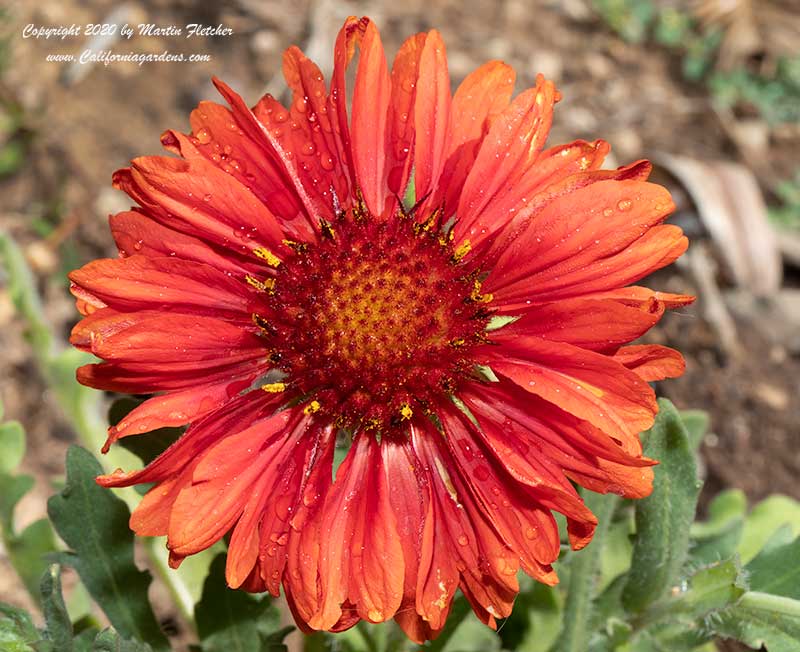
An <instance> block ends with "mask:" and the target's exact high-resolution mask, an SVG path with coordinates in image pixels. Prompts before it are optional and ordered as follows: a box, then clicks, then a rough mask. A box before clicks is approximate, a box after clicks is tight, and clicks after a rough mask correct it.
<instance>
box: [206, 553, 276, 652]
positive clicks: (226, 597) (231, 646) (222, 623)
mask: <svg viewBox="0 0 800 652" xmlns="http://www.w3.org/2000/svg"><path fill="white" fill-rule="evenodd" d="M195 620H196V621H197V633H198V634H199V636H200V641H201V642H202V644H203V651H204V652H253V651H254V650H260V649H262V648H261V647H260V646H261V642H262V638H261V634H260V632H259V625H261V626H262V627H265V628H268V629H270V630H272V629H275V628H277V627H278V625H279V622H280V614H279V613H278V610H277V608H276V607H275V606H274V605H273V604H272V603H271V601H270V600H269V599H263V600H259V599H257V598H256V597H254V596H252V595H251V594H249V593H245V592H244V591H234V590H231V589H229V588H228V586H227V584H226V583H225V555H217V556H216V557H215V558H214V561H212V562H211V567H210V568H209V573H208V577H206V581H205V584H204V585H203V597H202V598H201V599H200V602H198V603H197V606H196V607H195ZM281 640H282V639H281ZM273 647H274V645H273Z"/></svg>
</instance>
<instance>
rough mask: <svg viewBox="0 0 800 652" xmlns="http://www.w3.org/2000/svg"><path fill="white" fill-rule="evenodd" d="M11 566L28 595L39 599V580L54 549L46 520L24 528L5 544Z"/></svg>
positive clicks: (40, 520) (51, 534)
mask: <svg viewBox="0 0 800 652" xmlns="http://www.w3.org/2000/svg"><path fill="white" fill-rule="evenodd" d="M6 547H7V552H8V557H9V560H10V561H11V565H12V566H13V567H14V570H16V571H17V575H19V577H20V579H21V580H22V582H23V583H24V584H25V587H26V588H27V589H28V593H30V594H31V596H33V597H34V598H35V599H37V600H38V599H39V597H40V596H39V580H40V578H41V577H42V573H43V572H44V571H45V569H46V568H47V565H48V561H47V556H48V554H50V553H52V552H53V551H55V549H56V541H55V536H54V535H53V528H52V527H51V526H50V522H49V521H48V520H47V519H46V518H42V519H39V520H38V521H35V522H33V523H31V524H30V525H29V526H28V527H26V528H25V529H24V530H23V531H22V533H21V534H19V535H15V536H14V537H12V538H10V539H9V540H8V541H7V542H6Z"/></svg>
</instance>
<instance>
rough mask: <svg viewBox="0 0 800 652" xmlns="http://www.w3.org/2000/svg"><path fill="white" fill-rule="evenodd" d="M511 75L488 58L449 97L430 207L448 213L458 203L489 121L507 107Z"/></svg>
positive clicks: (512, 87) (504, 65) (505, 66)
mask: <svg viewBox="0 0 800 652" xmlns="http://www.w3.org/2000/svg"><path fill="white" fill-rule="evenodd" d="M514 78H515V73H514V69H513V68H512V67H511V66H508V65H506V64H505V63H503V62H502V61H490V62H488V63H486V64H484V65H482V66H481V67H480V68H478V69H477V70H475V71H473V72H471V73H470V74H469V75H467V77H466V78H465V79H464V81H463V82H461V85H460V86H459V87H458V90H456V93H455V95H454V96H453V103H452V108H451V111H450V120H451V122H450V138H449V139H448V141H447V150H446V152H445V160H446V164H445V168H444V171H443V172H442V176H441V178H440V181H439V186H438V188H437V189H436V190H435V194H434V199H433V200H432V202H431V205H433V206H439V205H444V207H445V211H446V213H447V215H448V216H449V215H451V214H452V213H453V212H454V211H455V208H456V206H457V205H458V198H459V195H460V194H461V190H462V188H463V187H464V181H465V180H466V178H467V175H468V174H469V172H470V170H471V169H472V166H473V165H474V163H475V157H476V156H477V154H478V151H479V149H480V147H481V144H482V143H483V139H484V137H485V136H486V134H487V132H488V131H489V127H490V125H491V123H492V121H493V120H494V119H495V118H496V117H497V116H498V115H500V114H501V113H503V111H505V110H506V109H507V108H508V103H509V100H510V99H511V93H512V92H513V90H514ZM418 194H419V193H418Z"/></svg>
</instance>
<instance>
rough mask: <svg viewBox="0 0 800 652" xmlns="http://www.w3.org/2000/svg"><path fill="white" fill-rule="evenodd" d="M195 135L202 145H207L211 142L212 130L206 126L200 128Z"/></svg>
mask: <svg viewBox="0 0 800 652" xmlns="http://www.w3.org/2000/svg"><path fill="white" fill-rule="evenodd" d="M194 136H195V138H197V141H198V142H199V143H200V144H201V145H207V144H208V143H210V142H211V132H209V130H208V129H206V128H205V127H203V128H202V129H200V130H198V132H197V133H196V134H195V135H194Z"/></svg>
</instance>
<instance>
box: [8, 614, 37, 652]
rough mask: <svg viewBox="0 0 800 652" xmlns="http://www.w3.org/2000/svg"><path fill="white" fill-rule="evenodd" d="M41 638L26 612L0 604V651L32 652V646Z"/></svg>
mask: <svg viewBox="0 0 800 652" xmlns="http://www.w3.org/2000/svg"><path fill="white" fill-rule="evenodd" d="M41 638H42V637H41V635H40V634H39V631H38V630H37V629H36V627H34V625H33V621H32V620H31V617H30V614H28V612H27V611H25V610H24V609H20V608H19V607H13V606H11V605H10V604H5V603H4V602H0V650H3V652H33V649H34V648H33V647H32V646H33V644H34V643H36V642H37V641H38V640H39V639H41Z"/></svg>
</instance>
